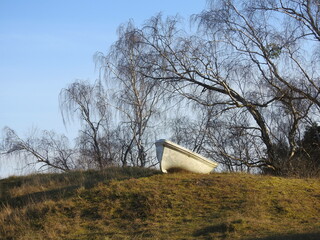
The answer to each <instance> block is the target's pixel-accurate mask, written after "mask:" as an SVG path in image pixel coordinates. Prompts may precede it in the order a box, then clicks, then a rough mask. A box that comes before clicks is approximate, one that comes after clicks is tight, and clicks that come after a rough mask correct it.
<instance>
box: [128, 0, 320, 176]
mask: <svg viewBox="0 0 320 240" xmlns="http://www.w3.org/2000/svg"><path fill="white" fill-rule="evenodd" d="M314 3H315V2H312V1H311V2H310V4H314ZM314 9H316V8H314ZM276 17H277V16H275V15H272V14H271V15H270V14H268V11H267V10H261V9H259V8H257V7H253V5H250V4H247V2H244V1H229V0H221V1H214V2H212V4H211V5H209V7H208V9H206V10H204V11H203V12H202V13H200V14H199V15H196V16H195V17H194V19H195V21H196V22H197V23H199V31H198V33H197V36H195V35H191V36H190V35H188V34H187V33H186V32H185V31H183V30H182V28H181V25H179V21H178V19H177V18H172V17H171V18H167V19H165V20H163V19H162V17H161V15H158V16H155V17H153V18H151V19H150V20H149V22H147V23H146V24H145V26H144V27H143V28H141V29H138V28H135V29H133V30H132V31H131V32H133V33H134V36H135V37H134V39H138V42H139V45H142V46H143V48H142V49H143V50H142V51H140V54H139V56H140V58H141V59H143V61H141V62H138V66H139V68H137V71H138V72H139V74H141V75H142V76H144V77H145V78H148V79H153V80H154V81H155V82H157V83H158V84H159V83H162V84H166V85H165V86H166V87H168V86H169V87H170V88H171V90H172V91H175V92H178V93H179V94H181V95H182V96H184V97H186V98H188V99H191V100H193V101H195V102H196V103H198V104H202V105H203V106H206V107H208V108H213V109H216V110H215V112H223V113H226V114H228V115H229V116H230V118H234V116H237V114H239V113H241V114H242V116H244V119H245V122H244V123H241V122H239V121H233V124H232V126H230V125H229V124H228V122H226V119H225V123H226V124H227V125H228V126H229V131H228V132H229V133H230V134H231V133H232V131H233V130H234V132H233V133H232V134H231V135H230V136H233V137H230V139H234V140H233V141H231V142H230V144H228V147H227V148H224V149H223V151H220V152H221V153H222V152H223V153H225V156H227V157H228V158H229V159H230V158H233V159H234V160H237V162H240V163H241V164H245V166H247V167H250V168H251V167H259V168H260V169H269V170H272V172H273V173H276V174H281V168H282V166H283V165H282V164H283V162H281V163H280V162H279V159H278V153H277V151H278V150H277V147H276V146H277V144H279V143H280V142H283V139H285V140H284V142H285V143H286V144H287V145H288V148H289V153H288V155H287V158H288V159H289V160H288V161H289V162H290V159H291V158H293V156H294V155H295V151H296V145H297V141H298V140H299V137H300V132H301V130H302V129H303V128H304V126H305V124H306V122H308V121H310V120H312V118H313V117H312V115H311V111H313V112H315V111H317V112H318V113H319V111H318V108H319V106H320V105H319V102H318V95H319V92H320V91H319V88H318V86H319V79H320V78H319V73H318V71H317V64H318V62H314V61H312V60H313V58H312V57H310V55H308V52H307V51H306V50H307V49H306V48H305V46H306V45H305V44H307V43H306V41H309V39H306V38H305V35H302V34H301V31H292V28H291V25H290V24H289V25H286V26H283V27H282V28H278V27H279V26H278V25H280V24H278V25H277V26H273V24H277V23H276V21H275V19H276ZM313 36H315V34H313ZM312 46H314V44H312ZM208 92H209V93H210V94H211V95H212V96H214V97H213V98H209V99H208V98H207V93H208ZM276 114H280V115H281V116H283V118H286V119H287V120H288V122H287V124H286V126H285V127H282V128H281V131H282V134H281V137H280V134H279V133H278V132H277V131H278V130H279V127H280V125H279V124H280V122H281V121H280V120H279V121H276V119H275V118H274V117H273V116H276ZM225 136H228V135H227V134H225ZM244 136H245V137H244ZM239 138H240V139H242V140H241V141H244V142H242V143H241V142H240V141H238V143H236V142H235V140H239ZM248 143H251V144H248ZM259 143H261V144H259ZM241 146H251V147H250V149H247V150H248V151H247V152H246V153H243V152H242V151H237V152H233V154H232V155H231V154H227V153H228V152H229V153H230V150H231V149H236V148H238V150H239V149H241ZM222 147H225V146H221V148H220V149H222ZM242 149H243V148H242ZM216 150H217V148H216ZM249 150H250V151H249ZM253 153H255V154H254V155H253ZM250 156H251V157H250ZM249 157H250V158H249ZM241 164H240V165H241Z"/></svg>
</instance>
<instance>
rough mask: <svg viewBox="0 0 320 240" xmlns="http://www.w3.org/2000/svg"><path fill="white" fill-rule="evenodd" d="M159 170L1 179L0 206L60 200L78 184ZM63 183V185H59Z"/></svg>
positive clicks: (126, 169)
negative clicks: (17, 192) (30, 189)
mask: <svg viewBox="0 0 320 240" xmlns="http://www.w3.org/2000/svg"><path fill="white" fill-rule="evenodd" d="M159 173H160V172H159V171H158V170H154V169H146V168H135V167H123V168H119V167H112V168H108V169H105V170H103V171H94V170H89V171H75V172H68V173H61V174H38V175H33V176H26V177H12V178H8V179H3V180H1V181H0V207H1V205H9V206H11V207H23V206H26V205H28V204H29V203H39V202H42V201H46V200H54V201H58V200H60V199H68V198H70V197H72V196H74V195H75V194H76V192H77V189H79V188H85V189H90V188H93V187H94V186H96V185H97V184H99V183H108V182H109V181H111V180H118V181H121V180H126V179H130V178H141V177H150V176H152V175H155V174H159ZM52 183H54V185H55V186H56V187H54V189H49V190H45V191H38V192H34V193H30V194H24V195H22V196H18V197H11V196H10V195H9V194H8V192H9V189H12V188H14V187H18V188H23V186H27V185H29V186H30V185H31V186H45V187H46V186H49V185H50V184H51V185H52ZM59 186H61V187H59Z"/></svg>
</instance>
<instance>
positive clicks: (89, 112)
mask: <svg viewBox="0 0 320 240" xmlns="http://www.w3.org/2000/svg"><path fill="white" fill-rule="evenodd" d="M59 101H60V109H61V112H62V116H63V119H64V122H65V123H66V122H67V121H70V120H74V116H75V115H76V116H77V117H78V119H79V120H80V123H81V124H82V130H81V131H80V136H79V138H78V144H79V146H80V153H81V154H82V155H83V156H84V157H85V158H86V161H88V162H91V163H94V165H96V166H97V167H98V168H100V169H103V168H104V167H106V166H108V165H110V164H111V163H112V161H113V159H110V158H109V157H108V158H107V157H106V156H105V155H104V153H103V152H102V144H103V143H102V139H103V137H104V131H105V130H108V127H109V118H110V112H109V110H108V104H107V100H106V93H105V91H104V89H103V87H102V85H101V83H100V82H96V83H95V84H89V83H87V82H83V81H82V82H74V83H72V84H71V85H70V86H69V87H67V88H65V89H62V90H61V92H60V96H59Z"/></svg>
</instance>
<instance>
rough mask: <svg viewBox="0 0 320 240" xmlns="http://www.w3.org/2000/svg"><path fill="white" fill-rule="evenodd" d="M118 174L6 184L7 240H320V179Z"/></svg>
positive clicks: (2, 217)
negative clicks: (75, 181) (80, 182)
mask: <svg viewBox="0 0 320 240" xmlns="http://www.w3.org/2000/svg"><path fill="white" fill-rule="evenodd" d="M118 171H120V172H121V171H127V172H125V173H123V175H121V174H120V175H121V176H122V177H118V176H120V175H117V176H115V177H113V178H115V180H110V179H107V177H106V176H107V175H108V174H109V176H110V174H111V173H110V172H109V173H107V174H106V175H104V178H99V177H98V178H99V181H93V179H92V178H94V177H97V175H96V174H92V176H90V177H89V179H91V181H93V182H91V184H87V185H86V184H80V185H79V184H75V185H72V184H74V183H72V181H71V180H70V178H68V177H67V175H63V176H64V177H61V176H62V175H60V177H58V176H59V175H57V176H56V177H50V178H49V179H51V180H50V181H48V182H46V183H44V181H43V180H39V181H38V182H37V181H35V182H33V184H28V181H27V180H23V181H22V180H21V179H20V180H19V178H13V179H6V180H1V181H2V186H3V185H4V183H6V184H8V182H10V181H11V186H14V184H13V183H12V182H17V181H18V182H19V181H20V183H19V184H18V185H16V186H15V187H11V188H10V189H7V190H6V194H5V197H6V199H4V198H2V203H3V204H2V207H1V208H0V239H246V240H251V239H261V240H271V239H295V240H297V239H320V180H319V179H284V178H277V177H266V176H254V175H247V174H218V173H215V174H210V175H197V174H188V173H183V174H182V173H180V174H178V173H177V174H166V175H164V174H158V172H156V171H153V172H148V171H144V172H142V173H140V174H132V172H131V175H130V174H129V175H128V170H118ZM130 171H131V170H130ZM139 171H140V170H139ZM126 174H127V175H126ZM151 175H152V176H151ZM86 176H87V175H86ZM143 176H148V177H143ZM100 177H101V176H100ZM140 177H141V178H140ZM119 178H120V179H121V180H119ZM30 179H34V178H30ZM57 179H59V181H60V183H59V184H58V183H57V181H58V180H57ZM76 179H79V177H77V178H76ZM86 179H87V180H88V178H86ZM5 181H7V182H5ZM30 181H31V180H30ZM30 181H29V182H30ZM32 181H34V180H32ZM36 182H37V184H36ZM0 183H1V182H0ZM59 185H60V186H59ZM41 189H42V190H41ZM3 195H4V194H3ZM2 197H3V196H2Z"/></svg>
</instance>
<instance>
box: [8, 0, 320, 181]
mask: <svg viewBox="0 0 320 240" xmlns="http://www.w3.org/2000/svg"><path fill="white" fill-rule="evenodd" d="M319 16H320V5H319V1H316V0H298V1H292V0H282V1H279V0H272V1H271V0H270V1H265V0H255V1H240V0H239V1H232V0H215V1H214V0H212V1H208V4H207V8H206V9H204V10H203V11H202V12H201V13H199V14H195V15H193V16H191V18H190V22H191V26H190V27H188V28H187V29H188V30H186V28H184V26H185V25H184V24H183V22H182V20H181V19H179V17H163V16H162V15H161V14H159V15H156V16H154V17H151V18H150V19H149V20H148V21H146V22H145V24H144V25H143V26H141V27H137V26H135V25H134V23H133V22H132V21H129V22H128V23H126V24H124V25H121V26H120V27H119V29H118V40H117V41H116V42H115V43H114V44H113V45H112V46H111V48H110V50H109V52H107V53H97V54H96V56H95V58H96V64H97V67H98V68H99V69H100V73H101V79H100V80H99V81H97V82H95V83H88V82H84V81H77V82H74V83H72V84H70V85H69V86H68V87H67V88H65V89H63V90H62V91H61V93H60V98H59V99H60V107H61V112H62V116H63V119H64V121H65V123H66V124H68V122H70V121H71V122H72V120H76V119H78V120H80V121H81V124H82V129H81V130H80V134H79V136H78V138H77V140H76V147H74V148H69V147H68V144H67V139H66V137H64V136H60V135H57V134H55V133H51V132H43V134H42V135H41V136H39V137H36V138H34V137H31V138H30V139H20V138H19V137H18V136H17V135H16V134H15V133H14V131H13V130H11V129H8V128H7V129H5V136H6V137H5V138H4V144H3V149H5V152H6V153H15V152H20V153H21V152H25V153H27V154H29V155H30V154H31V155H32V156H33V157H34V158H35V159H36V161H38V162H41V163H43V164H45V165H49V166H51V167H53V168H54V169H60V170H71V169H74V168H100V169H102V168H105V167H108V166H110V165H121V166H127V165H129V166H143V167H146V166H154V165H156V164H158V162H157V160H156V158H155V154H154V152H153V151H154V146H153V143H154V141H155V140H156V139H157V138H158V136H167V137H168V138H170V139H171V140H173V141H175V142H177V143H178V144H182V145H184V146H186V147H188V148H190V149H191V150H193V151H196V152H198V153H200V154H203V155H205V156H207V157H209V158H211V159H213V160H215V161H217V162H219V163H220V164H221V166H222V168H224V169H225V170H228V171H248V172H250V171H254V172H261V173H268V174H274V175H283V176H319V173H320V158H319V144H320V135H319V132H320V128H319V126H318V125H317V122H318V121H319V113H320V111H319V107H320V98H319V94H320V44H319V43H320V28H319V26H320V17H319Z"/></svg>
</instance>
